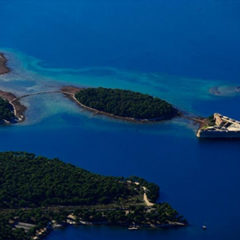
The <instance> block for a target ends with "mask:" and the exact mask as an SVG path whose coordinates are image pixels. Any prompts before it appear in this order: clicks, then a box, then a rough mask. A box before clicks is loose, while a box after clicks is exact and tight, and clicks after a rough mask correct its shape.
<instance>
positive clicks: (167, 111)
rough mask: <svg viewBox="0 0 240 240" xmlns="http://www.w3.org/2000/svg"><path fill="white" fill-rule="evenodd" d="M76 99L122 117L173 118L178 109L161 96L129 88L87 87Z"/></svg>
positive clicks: (91, 106)
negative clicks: (157, 96)
mask: <svg viewBox="0 0 240 240" xmlns="http://www.w3.org/2000/svg"><path fill="white" fill-rule="evenodd" d="M75 96H76V99H77V100H78V101H79V102H80V103H82V104H83V105H85V106H87V107H90V108H94V109H97V110H99V111H103V112H106V113H111V114H114V115H116V116H121V117H131V118H135V119H139V120H141V119H148V120H163V119H171V118H173V117H175V116H176V115H177V114H178V111H177V110H176V109H175V108H174V107H173V106H172V105H171V104H169V103H167V102H166V101H164V100H161V99H160V98H156V97H152V96H149V95H147V94H142V93H138V92H132V91H128V90H120V89H109V88H101V87H100V88H87V89H83V90H81V91H79V92H78V93H77V94H76V95H75Z"/></svg>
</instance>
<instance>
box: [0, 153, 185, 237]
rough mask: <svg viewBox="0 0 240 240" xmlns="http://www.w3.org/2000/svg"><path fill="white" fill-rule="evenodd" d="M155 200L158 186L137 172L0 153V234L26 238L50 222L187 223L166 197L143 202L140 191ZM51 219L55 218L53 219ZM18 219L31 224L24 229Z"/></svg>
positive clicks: (146, 225) (148, 224)
mask: <svg viewBox="0 0 240 240" xmlns="http://www.w3.org/2000/svg"><path fill="white" fill-rule="evenodd" d="M144 187H146V189H147V192H146V193H147V196H148V198H149V199H150V200H151V201H152V202H154V203H155V202H156V200H157V199H158V196H159V187H158V186H157V185H156V184H154V183H149V182H147V181H146V180H144V179H142V178H139V177H129V178H123V177H121V178H120V177H105V176H101V175H98V174H94V173H91V172H88V171H86V170H83V169H81V168H78V167H75V166H73V165H71V164H66V163H63V162H61V161H60V160H58V159H52V160H51V159H47V158H45V157H41V156H35V155H34V154H30V153H25V152H5V153H0V240H10V239H11V240H20V239H21V240H30V239H32V237H33V236H35V235H36V232H37V230H39V229H42V228H44V227H48V230H47V231H46V232H45V234H47V232H48V231H49V230H51V228H52V222H55V223H60V224H62V225H65V224H67V222H68V221H67V220H69V219H68V215H69V214H71V215H72V216H74V217H75V220H74V221H75V223H76V224H77V223H81V221H88V222H92V223H94V224H109V225H124V226H132V225H138V226H144V227H152V226H153V225H155V226H156V227H166V226H170V225H169V221H172V222H176V221H177V222H180V223H186V221H185V220H184V219H183V218H182V216H179V214H178V213H177V212H176V210H174V209H173V208H171V206H169V205H168V204H167V203H155V204H154V205H153V206H151V207H148V206H146V204H145V202H144V201H143V193H144V192H145V191H146V190H145V189H144ZM53 220H54V221H53ZM19 222H24V223H30V224H34V225H35V227H32V228H31V229H30V230H29V231H28V232H24V231H23V230H22V229H15V226H16V224H18V223H19Z"/></svg>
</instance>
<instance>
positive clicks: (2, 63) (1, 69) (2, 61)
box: [0, 53, 10, 75]
mask: <svg viewBox="0 0 240 240" xmlns="http://www.w3.org/2000/svg"><path fill="white" fill-rule="evenodd" d="M8 72H10V69H9V68H8V67H7V58H6V57H5V56H4V54H3V53H0V75H1V74H5V73H8Z"/></svg>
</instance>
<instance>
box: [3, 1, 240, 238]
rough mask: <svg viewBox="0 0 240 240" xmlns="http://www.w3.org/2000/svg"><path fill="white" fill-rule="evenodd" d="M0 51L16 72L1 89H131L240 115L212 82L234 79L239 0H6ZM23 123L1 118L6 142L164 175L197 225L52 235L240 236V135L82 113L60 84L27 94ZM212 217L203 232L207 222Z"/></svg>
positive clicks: (169, 191) (109, 170)
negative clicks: (204, 137) (202, 135)
mask: <svg viewBox="0 0 240 240" xmlns="http://www.w3.org/2000/svg"><path fill="white" fill-rule="evenodd" d="M0 9H1V15H0V27H1V37H0V49H1V50H0V51H3V52H4V53H5V54H6V55H7V56H8V58H9V66H10V67H11V69H12V72H11V73H10V74H8V75H4V76H0V87H1V88H2V89H6V90H11V91H13V92H16V93H17V94H18V95H22V94H25V93H33V92H37V91H41V90H46V89H47V90H54V89H57V88H59V86H61V85H63V84H73V85H78V86H104V87H119V88H125V89H132V90H135V91H140V92H144V93H149V94H152V95H154V96H159V97H162V98H164V99H166V100H168V101H170V102H172V103H173V104H174V105H176V106H177V107H178V108H180V109H182V110H184V111H187V112H191V113H194V114H197V115H202V116H207V115H209V114H211V113H212V112H215V111H216V112H221V113H224V114H227V115H229V116H232V117H235V118H237V119H240V110H239V107H238V105H239V104H238V103H239V98H240V97H239V96H235V97H231V96H229V97H216V96H212V95H210V94H209V88H210V87H213V86H218V85H238V84H239V77H240V71H239V66H238V56H239V54H240V49H239V44H238V42H239V40H240V31H239V29H240V28H239V23H240V19H239V14H238V12H239V11H238V10H239V9H240V4H239V3H238V1H233V0H232V1H222V0H220V1H210V0H204V1H198V0H197V1H190V0H169V1H163V0H158V1H155V0H151V1H149V0H148V1H147V0H139V1H137V0H128V1H127V0H126V1H125V0H124V1H121V2H120V1H114V2H113V1H110V0H98V1H94V0H88V1H85V0H82V1H74V0H68V1H65V0H58V1H56V0H51V1H47V0H42V1H41V2H39V1H32V0H31V1H30V0H22V1H17V0H13V1H5V0H0ZM23 102H24V104H26V105H27V106H28V111H27V120H26V122H24V123H22V124H18V125H15V126H10V127H1V128H0V138H1V140H2V141H1V144H0V150H1V151H6V150H22V151H29V152H35V153H37V154H41V155H45V156H49V157H59V158H60V159H62V160H63V161H65V162H71V163H73V164H75V165H78V166H80V167H83V168H86V169H88V170H91V171H94V172H97V173H101V174H105V175H114V176H129V175H139V176H141V177H144V178H146V179H148V180H150V181H154V182H156V183H158V184H159V185H160V189H161V190H160V194H161V197H160V200H161V201H168V202H170V203H171V204H172V205H173V207H175V208H176V209H177V210H178V211H179V212H180V213H181V214H183V215H184V216H185V217H186V218H187V219H188V221H189V222H190V226H189V227H187V228H184V229H178V230H162V231H146V230H142V231H138V232H129V231H128V230H125V229H123V228H110V227H69V228H67V229H64V230H57V231H54V232H53V233H51V234H50V235H49V237H48V238H47V239H49V240H62V239H73V240H75V239H84V240H85V239H86V240H90V239H91V240H95V239H99V240H103V239H104V240H110V239H127V240H128V239H141V240H145V239H153V240H154V239H159V238H161V239H164V240H165V239H166V240H173V239H184V240H185V239H196V240H202V239H211V240H212V239H220V240H221V239H231V240H235V239H238V238H239V236H240V231H239V226H240V221H239V215H240V208H239V201H240V191H239V189H240V177H239V169H240V161H239V157H238V156H239V151H240V150H239V149H240V148H239V147H240V142H238V141H234V142H231V141H217V142H213V141H198V140H197V139H196V138H195V135H194V131H195V130H196V126H194V125H193V124H192V123H190V122H187V121H184V120H181V119H176V120H173V121H171V122H165V123H160V124H149V125H138V124H133V123H126V122H121V121H117V120H111V119H108V118H106V117H103V116H95V115H93V114H92V113H88V112H86V111H83V110H82V109H80V108H79V107H78V106H76V105H75V104H74V103H72V102H71V101H69V100H68V99H66V98H65V97H63V96H61V95H58V94H51V95H39V96H34V97H29V98H26V99H24V100H23ZM203 224H206V225H207V226H208V230H207V231H202V229H201V226H202V225H203Z"/></svg>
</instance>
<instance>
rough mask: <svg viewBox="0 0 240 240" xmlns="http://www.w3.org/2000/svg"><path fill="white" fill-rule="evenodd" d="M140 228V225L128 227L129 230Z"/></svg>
mask: <svg viewBox="0 0 240 240" xmlns="http://www.w3.org/2000/svg"><path fill="white" fill-rule="evenodd" d="M138 229H139V227H138V226H131V227H129V228H128V230H138Z"/></svg>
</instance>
